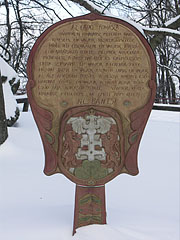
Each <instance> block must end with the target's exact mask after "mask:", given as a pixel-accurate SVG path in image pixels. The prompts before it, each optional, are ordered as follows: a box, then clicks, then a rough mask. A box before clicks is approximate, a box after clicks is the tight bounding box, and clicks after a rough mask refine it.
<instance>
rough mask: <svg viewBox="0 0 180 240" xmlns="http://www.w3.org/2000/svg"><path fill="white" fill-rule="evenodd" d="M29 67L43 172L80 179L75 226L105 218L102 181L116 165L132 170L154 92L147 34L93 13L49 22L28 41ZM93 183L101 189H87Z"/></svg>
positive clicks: (119, 170)
mask: <svg viewBox="0 0 180 240" xmlns="http://www.w3.org/2000/svg"><path fill="white" fill-rule="evenodd" d="M27 72H28V78H29V81H28V84H27V91H28V98H29V102H30V105H31V108H32V112H33V115H34V118H35V120H36V123H37V126H38V128H39V131H40V134H41V138H42V141H43V145H44V151H45V169H44V172H45V174H46V175H52V174H55V173H62V174H64V175H65V176H66V177H67V178H69V179H70V180H71V181H73V182H75V183H76V184H77V185H78V186H79V187H77V192H79V193H78V195H77V194H76V208H75V223H74V232H75V229H76V228H77V227H79V226H83V225H87V224H91V223H105V222H106V220H105V217H104V216H105V205H104V204H105V203H104V202H105V201H104V184H105V183H107V182H108V181H110V180H111V179H113V178H114V177H116V176H117V175H119V174H121V173H127V174H130V175H137V174H138V165H137V152H138V147H139V143H140V140H141V137H142V134H143V131H144V128H145V125H146V122H147V120H148V117H149V114H150V111H151V109H152V105H153V102H154V97H155V92H156V85H155V72H156V61H155V58H154V54H153V52H152V50H151V48H150V46H149V44H148V42H147V41H146V39H145V38H144V37H143V35H142V34H141V33H140V32H139V31H138V30H137V29H136V28H134V27H133V26H132V25H130V24H128V23H127V22H124V21H122V20H119V19H117V18H112V17H105V16H100V15H96V14H92V13H91V14H88V15H85V16H81V17H76V18H71V19H67V20H63V21H60V22H58V23H56V24H54V25H53V26H51V27H50V28H48V29H47V30H46V31H45V32H44V33H43V34H42V35H41V36H40V37H39V39H38V40H37V41H36V43H35V45H34V47H33V48H32V51H31V53H30V56H29V60H28V67H27ZM80 186H84V187H83V188H82V187H80ZM98 186H99V189H101V188H103V190H102V189H101V190H99V193H100V192H102V194H97V190H98V188H97V189H96V190H95V189H94V190H92V189H93V187H98ZM85 187H86V188H85ZM80 189H81V190H80ZM88 189H89V190H88ZM88 191H89V192H88ZM89 204H90V205H89ZM98 204H99V205H98ZM89 206H92V207H89ZM102 206H104V207H102ZM77 209H78V210H77ZM90 209H91V211H90ZM94 209H96V210H97V209H99V210H97V212H94V211H95V210H94ZM102 209H104V210H102ZM80 210H81V211H80ZM98 211H99V212H98ZM83 219H84V222H83Z"/></svg>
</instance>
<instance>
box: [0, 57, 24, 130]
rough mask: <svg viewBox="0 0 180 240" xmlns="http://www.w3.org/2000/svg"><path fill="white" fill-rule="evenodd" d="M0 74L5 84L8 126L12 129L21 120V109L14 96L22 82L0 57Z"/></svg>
mask: <svg viewBox="0 0 180 240" xmlns="http://www.w3.org/2000/svg"><path fill="white" fill-rule="evenodd" d="M0 72H1V79H2V83H3V93H4V101H5V113H6V118H7V125H8V126H9V127H11V126H12V125H13V124H14V123H15V122H16V121H17V119H18V118H19V108H18V106H17V103H16V99H15V97H14V95H13V94H15V93H16V91H17V89H18V87H19V84H20V81H19V78H18V75H17V73H16V72H15V71H14V70H13V69H12V67H10V66H9V65H8V64H7V63H6V62H5V61H4V59H2V58H1V57H0Z"/></svg>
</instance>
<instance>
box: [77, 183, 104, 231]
mask: <svg viewBox="0 0 180 240" xmlns="http://www.w3.org/2000/svg"><path fill="white" fill-rule="evenodd" d="M90 224H106V203H105V185H103V186H94V187H87V186H79V185H76V195H75V209H74V226H73V235H74V234H75V233H76V229H77V228H79V227H82V226H87V225H90Z"/></svg>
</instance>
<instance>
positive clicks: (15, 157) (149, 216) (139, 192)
mask: <svg viewBox="0 0 180 240" xmlns="http://www.w3.org/2000/svg"><path fill="white" fill-rule="evenodd" d="M179 123H180V113H178V112H169V111H168V112H165V111H156V110H153V111H152V114H151V116H150V120H149V122H148V124H147V127H146V129H145V133H144V135H143V139H142V141H141V145H140V149H139V157H138V159H139V169H140V174H139V175H137V176H136V177H132V176H129V175H120V176H118V177H116V178H115V179H114V180H112V181H111V182H109V183H108V184H106V203H107V222H108V224H107V225H91V226H87V227H82V228H79V229H78V230H77V233H76V234H75V236H74V237H72V225H73V207H74V195H75V193H74V192H75V184H73V183H72V182H70V181H69V180H68V179H66V178H65V177H64V176H63V175H60V174H57V175H53V176H51V177H47V176H45V175H44V174H43V166H44V155H43V149H42V144H41V140H40V137H39V133H38V131H37V128H36V125H35V123H34V120H33V118H32V114H31V112H30V111H29V112H28V113H21V117H20V119H19V121H18V123H16V125H15V126H14V127H12V128H9V138H8V140H7V141H6V142H5V143H4V144H3V145H1V146H0V239H2V240H71V239H72V240H73V239H74V240H92V239H93V240H101V239H102V240H110V239H113V240H179V200H180V199H179V173H180V170H179V160H180V152H179V146H180V127H179V126H180V125H179Z"/></svg>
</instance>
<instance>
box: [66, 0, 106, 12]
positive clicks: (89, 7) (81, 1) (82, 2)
mask: <svg viewBox="0 0 180 240" xmlns="http://www.w3.org/2000/svg"><path fill="white" fill-rule="evenodd" d="M70 1H71V2H74V3H78V4H79V5H81V6H82V7H84V8H85V9H86V10H88V11H90V12H92V13H98V14H102V11H99V10H97V9H96V8H94V7H92V5H91V4H89V3H88V2H87V1H85V0H70Z"/></svg>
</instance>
